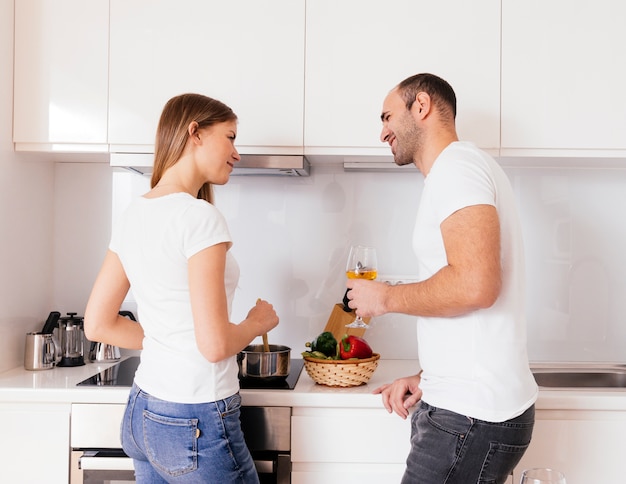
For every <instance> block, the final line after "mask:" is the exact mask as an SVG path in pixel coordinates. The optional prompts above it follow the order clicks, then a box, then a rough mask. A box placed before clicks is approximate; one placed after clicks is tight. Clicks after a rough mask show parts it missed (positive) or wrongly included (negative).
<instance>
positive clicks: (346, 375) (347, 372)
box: [304, 353, 380, 387]
mask: <svg viewBox="0 0 626 484" xmlns="http://www.w3.org/2000/svg"><path fill="white" fill-rule="evenodd" d="M379 359H380V355H379V354H378V353H374V355H373V356H372V357H371V358H363V359H360V360H321V359H319V358H311V357H310V356H305V357H304V368H305V369H306V372H307V373H308V374H309V376H310V377H311V379H312V380H313V381H314V382H315V383H319V384H320V385H327V386H329V387H356V386H359V385H363V384H364V383H367V381H368V380H369V379H370V378H371V376H372V373H374V370H376V367H377V366H378V360H379Z"/></svg>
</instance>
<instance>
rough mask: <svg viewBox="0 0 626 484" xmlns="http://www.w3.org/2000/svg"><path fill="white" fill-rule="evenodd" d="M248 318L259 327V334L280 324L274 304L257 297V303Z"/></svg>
mask: <svg viewBox="0 0 626 484" xmlns="http://www.w3.org/2000/svg"><path fill="white" fill-rule="evenodd" d="M246 319H249V320H250V321H253V322H254V323H255V324H256V326H257V327H258V334H257V336H261V335H262V334H264V333H267V332H269V331H270V330H271V329H273V328H275V327H276V326H277V325H278V315H277V314H276V311H275V310H274V306H272V305H271V304H270V303H268V302H267V301H264V300H263V299H257V301H256V305H255V306H254V307H253V308H252V309H250V311H249V312H248V316H247V318H246Z"/></svg>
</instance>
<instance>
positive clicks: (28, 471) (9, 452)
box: [0, 403, 70, 484]
mask: <svg viewBox="0 0 626 484" xmlns="http://www.w3.org/2000/svg"><path fill="white" fill-rule="evenodd" d="M0 429H2V437H0V469H1V471H0V474H1V475H2V482H19V483H20V484H41V483H42V482H45V483H49V484H67V483H68V482H69V467H70V405H69V404H53V403H46V404H45V405H44V404H17V403H15V404H14V403H2V404H0Z"/></svg>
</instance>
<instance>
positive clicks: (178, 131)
mask: <svg viewBox="0 0 626 484" xmlns="http://www.w3.org/2000/svg"><path fill="white" fill-rule="evenodd" d="M236 120H237V115H236V114H235V113H234V112H233V110H232V109H231V108H229V107H228V106H226V104H224V103H222V102H220V101H218V100H217V99H212V98H210V97H208V96H203V95H202V94H193V93H188V94H181V95H180V96H175V97H173V98H172V99H170V100H169V101H168V102H167V103H166V104H165V107H164V108H163V112H162V113H161V118H160V119H159V125H158V127H157V133H156V141H155V151H154V168H153V171H152V179H151V180H150V186H151V187H152V188H154V187H155V185H156V184H157V183H159V180H161V177H162V176H163V173H165V171H166V170H167V169H168V168H170V167H171V166H173V165H175V164H176V163H177V162H178V160H179V159H180V157H181V156H182V154H183V151H184V149H185V146H186V145H187V140H188V139H189V132H188V128H189V125H190V124H191V123H192V122H193V121H195V122H196V123H198V128H206V127H209V126H212V125H214V124H218V123H223V122H226V121H236ZM198 198H201V199H203V200H206V201H207V202H209V203H213V187H212V185H211V184H210V183H205V184H204V185H202V187H201V188H200V191H198Z"/></svg>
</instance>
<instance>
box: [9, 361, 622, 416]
mask: <svg viewBox="0 0 626 484" xmlns="http://www.w3.org/2000/svg"><path fill="white" fill-rule="evenodd" d="M114 364H115V363H87V364H86V365H84V366H79V367H71V368H61V367H58V368H53V369H51V370H41V371H27V370H24V368H14V369H13V370H9V371H6V372H4V373H0V403H2V402H4V403H15V402H21V403H44V402H53V403H121V404H125V403H126V398H127V396H128V392H129V388H128V387H88V386H87V387H85V386H76V384H77V383H78V382H81V381H83V380H85V379H87V378H89V377H91V376H93V375H96V374H97V373H99V372H100V371H102V370H104V369H106V368H109V367H111V366H112V365H114ZM418 371H419V365H418V362H417V360H380V361H379V364H378V368H377V369H376V371H375V372H374V374H373V375H372V378H371V379H370V381H369V382H368V383H367V384H365V385H361V386H358V387H350V388H332V387H327V386H324V385H317V384H315V383H314V382H313V380H311V379H310V378H309V376H308V375H307V373H306V370H305V369H304V368H303V369H302V373H301V375H300V378H299V380H298V383H297V385H296V387H295V389H293V390H266V389H263V390H241V395H242V397H243V404H244V405H269V406H289V407H323V408H332V407H336V408H382V402H381V397H380V395H373V394H372V391H373V390H374V389H375V388H377V387H378V386H380V385H382V384H383V383H389V382H391V381H392V380H394V379H395V378H399V377H402V376H406V375H409V374H415V373H417V372H418ZM537 409H546V410H551V409H554V410H618V411H623V410H626V390H619V389H618V390H596V389H594V390H575V391H573V390H545V389H541V391H540V394H539V399H538V400H537Z"/></svg>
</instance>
